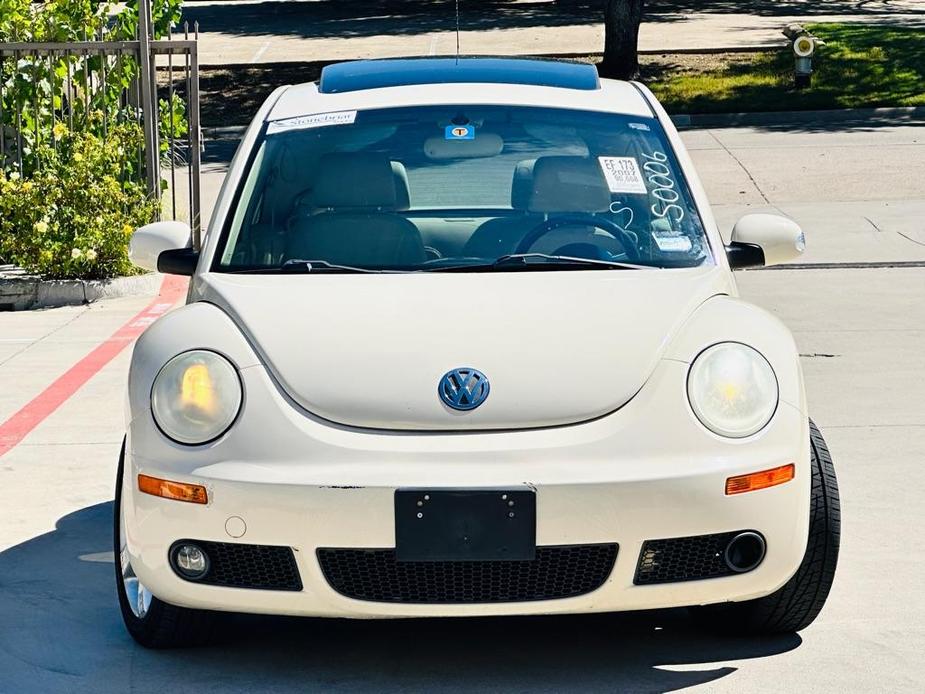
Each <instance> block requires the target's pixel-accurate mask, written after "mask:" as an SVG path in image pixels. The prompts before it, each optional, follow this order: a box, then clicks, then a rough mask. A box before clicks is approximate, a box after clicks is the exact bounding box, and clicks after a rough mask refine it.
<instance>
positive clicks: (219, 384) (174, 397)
mask: <svg viewBox="0 0 925 694" xmlns="http://www.w3.org/2000/svg"><path fill="white" fill-rule="evenodd" d="M240 408H241V381H240V379H239V378H238V372H237V371H236V370H235V368H234V366H232V365H231V362H229V361H228V360H227V359H225V358H224V357H223V356H221V355H219V354H216V353H215V352H207V351H205V350H201V349H200V350H193V351H191V352H184V353H183V354H179V355H177V356H176V357H174V358H173V359H171V360H170V361H169V362H167V363H166V364H165V365H164V368H162V369H161V370H160V373H158V374H157V378H155V379H154V387H153V388H152V389H151V410H152V412H153V413H154V421H155V422H157V426H158V427H160V429H161V431H163V432H164V434H166V435H167V436H168V437H170V438H171V439H173V440H174V441H177V442H178V443H185V444H189V445H196V444H200V443H206V442H208V441H211V440H212V439H215V438H218V437H219V436H221V435H222V434H223V433H225V431H226V430H227V429H228V427H230V426H231V424H232V423H233V422H234V420H235V417H237V416H238V410H239V409H240Z"/></svg>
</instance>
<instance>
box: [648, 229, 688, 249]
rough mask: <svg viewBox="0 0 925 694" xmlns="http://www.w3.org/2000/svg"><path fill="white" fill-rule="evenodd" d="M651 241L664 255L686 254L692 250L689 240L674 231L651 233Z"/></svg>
mask: <svg viewBox="0 0 925 694" xmlns="http://www.w3.org/2000/svg"><path fill="white" fill-rule="evenodd" d="M652 239H653V240H654V241H655V245H656V246H658V250H660V251H664V252H666V253H688V252H690V250H691V248H693V244H691V240H690V238H688V237H687V236H685V235H684V234H681V233H680V232H676V231H653V232H652Z"/></svg>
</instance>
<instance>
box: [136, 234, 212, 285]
mask: <svg viewBox="0 0 925 694" xmlns="http://www.w3.org/2000/svg"><path fill="white" fill-rule="evenodd" d="M189 242H190V228H189V225H187V224H184V223H183V222H154V223H153V224H147V225H145V226H143V227H140V228H138V229H136V230H135V233H134V234H132V239H131V241H129V245H128V257H129V259H130V260H131V261H132V262H133V263H134V264H135V265H137V266H138V267H140V268H144V269H145V270H157V271H158V272H166V273H168V274H171V275H192V274H193V273H194V272H195V271H196V264H197V263H198V262H199V253H198V252H197V251H194V250H193V249H192V248H189Z"/></svg>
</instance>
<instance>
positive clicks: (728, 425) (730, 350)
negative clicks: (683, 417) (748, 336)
mask: <svg viewBox="0 0 925 694" xmlns="http://www.w3.org/2000/svg"><path fill="white" fill-rule="evenodd" d="M687 397H688V398H689V399H690V402H691V407H692V408H693V410H694V414H696V415H697V419H699V420H700V421H701V422H703V425H704V426H705V427H706V428H707V429H709V430H710V431H713V432H715V433H717V434H719V435H720V436H727V437H729V438H734V439H738V438H742V437H745V436H751V435H752V434H754V433H755V432H757V431H760V430H761V429H762V428H763V427H764V426H765V425H766V424H767V423H768V422H769V421H771V417H772V416H773V415H774V410H776V409H777V398H778V390H777V377H776V376H775V375H774V370H773V369H772V368H771V365H770V364H769V363H768V360H767V359H765V358H764V357H763V356H762V355H761V354H760V353H759V352H757V351H755V350H754V349H752V348H751V347H748V346H746V345H743V344H740V343H738V342H723V343H721V344H718V345H713V346H712V347H709V348H708V349H705V350H704V351H703V352H701V353H700V355H699V356H698V357H697V358H696V359H695V360H694V363H693V364H691V369H690V372H689V373H688V375H687Z"/></svg>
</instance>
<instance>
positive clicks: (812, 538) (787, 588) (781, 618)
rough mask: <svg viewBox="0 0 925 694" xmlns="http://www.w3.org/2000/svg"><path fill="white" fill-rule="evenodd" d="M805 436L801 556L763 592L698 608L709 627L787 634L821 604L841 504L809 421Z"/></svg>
mask: <svg viewBox="0 0 925 694" xmlns="http://www.w3.org/2000/svg"><path fill="white" fill-rule="evenodd" d="M809 436H810V448H811V462H812V485H811V492H810V494H811V496H810V499H811V501H810V517H809V536H808V538H807V543H806V553H805V555H804V556H803V561H802V562H801V563H800V566H799V568H798V569H797V571H796V573H795V574H794V575H793V577H792V578H791V579H790V580H789V581H787V583H785V584H784V585H783V586H782V587H781V588H780V589H778V590H777V591H775V592H774V593H771V594H770V595H768V596H766V597H763V598H758V599H757V600H749V601H746V602H739V603H724V604H721V605H708V606H705V607H702V608H698V610H697V612H698V613H699V616H701V617H703V618H705V619H704V621H706V622H707V623H709V624H711V625H712V626H714V627H718V628H720V629H721V630H724V631H737V632H745V633H751V634H774V633H791V632H795V631H800V630H801V629H804V628H806V627H807V626H809V625H810V624H812V622H813V621H814V620H815V619H816V617H817V616H819V612H820V611H821V610H822V607H823V605H825V601H826V598H828V595H829V591H830V589H831V587H832V583H833V581H834V578H835V568H836V566H837V564H838V550H839V537H840V532H841V506H840V502H839V496H838V481H837V479H836V477H835V466H834V464H833V462H832V456H831V454H830V453H829V449H828V446H826V443H825V440H824V439H823V438H822V434H821V433H820V431H819V429H818V428H817V427H816V425H815V424H814V423H813V422H812V421H810V422H809Z"/></svg>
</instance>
